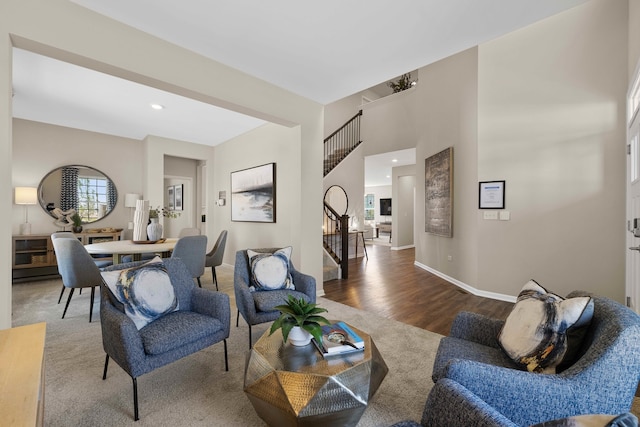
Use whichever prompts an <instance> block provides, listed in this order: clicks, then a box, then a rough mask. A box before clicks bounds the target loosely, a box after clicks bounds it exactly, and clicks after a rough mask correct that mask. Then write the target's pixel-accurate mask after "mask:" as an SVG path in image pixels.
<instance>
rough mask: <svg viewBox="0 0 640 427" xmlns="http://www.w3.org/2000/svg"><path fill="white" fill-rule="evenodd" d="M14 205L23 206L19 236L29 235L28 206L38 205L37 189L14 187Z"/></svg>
mask: <svg viewBox="0 0 640 427" xmlns="http://www.w3.org/2000/svg"><path fill="white" fill-rule="evenodd" d="M15 203H16V205H24V222H23V223H22V224H20V234H22V235H25V234H31V224H30V223H29V205H35V204H37V203H38V189H37V188H35V187H16V188H15Z"/></svg>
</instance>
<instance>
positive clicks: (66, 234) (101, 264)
mask: <svg viewBox="0 0 640 427" xmlns="http://www.w3.org/2000/svg"><path fill="white" fill-rule="evenodd" d="M54 239H76V236H75V235H74V234H73V233H72V232H70V231H58V232H56V233H53V234H52V235H51V241H52V242H53V240H54ZM93 262H95V263H96V265H97V266H98V268H105V267H109V266H110V265H112V264H113V261H111V260H108V261H107V260H104V261H103V260H100V259H95V258H93ZM64 290H65V286H64V284H63V285H62V289H61V290H60V296H59V297H58V304H60V301H62V295H64ZM80 293H82V289H80Z"/></svg>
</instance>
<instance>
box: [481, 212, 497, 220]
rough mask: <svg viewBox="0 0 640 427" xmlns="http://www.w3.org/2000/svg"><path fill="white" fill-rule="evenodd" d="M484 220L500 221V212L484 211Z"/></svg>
mask: <svg viewBox="0 0 640 427" xmlns="http://www.w3.org/2000/svg"><path fill="white" fill-rule="evenodd" d="M484 219H498V212H496V211H484Z"/></svg>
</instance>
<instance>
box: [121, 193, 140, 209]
mask: <svg viewBox="0 0 640 427" xmlns="http://www.w3.org/2000/svg"><path fill="white" fill-rule="evenodd" d="M140 199H142V196H141V195H140V194H135V193H127V194H126V195H125V196H124V207H125V208H135V207H136V202H137V201H138V200H140Z"/></svg>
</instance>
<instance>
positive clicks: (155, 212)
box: [147, 206, 180, 241]
mask: <svg viewBox="0 0 640 427" xmlns="http://www.w3.org/2000/svg"><path fill="white" fill-rule="evenodd" d="M160 215H162V216H163V217H165V218H177V217H179V216H180V213H179V212H174V211H170V210H169V209H167V208H164V207H163V208H161V207H159V206H158V207H157V208H151V209H149V221H150V222H149V225H147V238H148V239H149V240H151V241H157V240H160V239H161V238H162V231H163V229H162V224H160Z"/></svg>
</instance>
